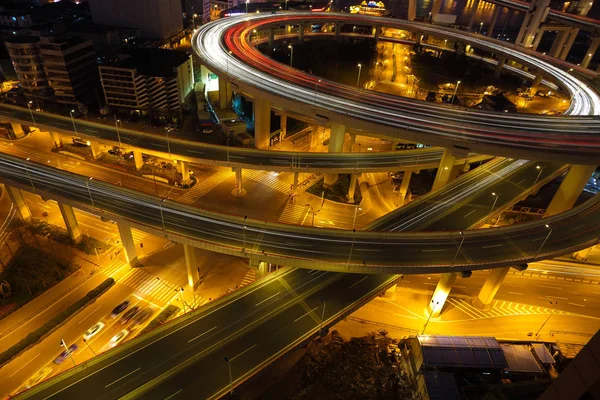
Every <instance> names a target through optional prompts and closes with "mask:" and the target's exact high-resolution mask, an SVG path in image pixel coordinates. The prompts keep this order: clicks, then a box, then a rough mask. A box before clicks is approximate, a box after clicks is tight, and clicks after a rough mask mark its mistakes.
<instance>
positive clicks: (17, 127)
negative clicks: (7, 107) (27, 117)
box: [10, 122, 25, 139]
mask: <svg viewBox="0 0 600 400" xmlns="http://www.w3.org/2000/svg"><path fill="white" fill-rule="evenodd" d="M10 126H11V127H12V129H13V132H14V133H15V139H17V138H20V137H23V136H25V132H24V131H23V125H21V124H19V123H17V122H11V123H10Z"/></svg>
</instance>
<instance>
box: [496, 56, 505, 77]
mask: <svg viewBox="0 0 600 400" xmlns="http://www.w3.org/2000/svg"><path fill="white" fill-rule="evenodd" d="M505 64H506V57H500V58H498V64H496V69H495V70H494V76H495V77H496V78H498V77H500V75H502V70H503V69H504V65H505Z"/></svg>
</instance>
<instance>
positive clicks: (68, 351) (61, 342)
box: [60, 339, 77, 366]
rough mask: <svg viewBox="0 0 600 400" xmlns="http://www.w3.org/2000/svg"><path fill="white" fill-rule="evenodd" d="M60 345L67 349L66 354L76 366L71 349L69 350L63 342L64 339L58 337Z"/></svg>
mask: <svg viewBox="0 0 600 400" xmlns="http://www.w3.org/2000/svg"><path fill="white" fill-rule="evenodd" d="M60 345H61V346H62V347H64V348H65V350H66V351H67V355H68V356H69V358H70V359H71V361H73V365H74V366H77V364H76V363H75V360H74V359H73V352H72V351H71V350H69V348H68V347H67V344H66V343H65V340H64V339H60Z"/></svg>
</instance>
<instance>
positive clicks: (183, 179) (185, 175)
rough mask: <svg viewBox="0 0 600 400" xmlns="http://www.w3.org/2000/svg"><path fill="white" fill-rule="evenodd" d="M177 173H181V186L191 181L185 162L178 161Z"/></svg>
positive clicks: (188, 168)
mask: <svg viewBox="0 0 600 400" xmlns="http://www.w3.org/2000/svg"><path fill="white" fill-rule="evenodd" d="M177 163H178V164H179V173H181V184H182V185H189V184H190V182H192V180H191V179H190V166H189V164H188V163H187V161H181V160H179V161H178V162H177Z"/></svg>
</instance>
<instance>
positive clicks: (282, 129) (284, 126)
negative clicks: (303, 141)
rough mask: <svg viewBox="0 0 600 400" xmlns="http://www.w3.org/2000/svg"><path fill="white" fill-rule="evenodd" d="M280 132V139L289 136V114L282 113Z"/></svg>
mask: <svg viewBox="0 0 600 400" xmlns="http://www.w3.org/2000/svg"><path fill="white" fill-rule="evenodd" d="M279 130H280V132H281V137H280V139H281V140H283V139H285V136H286V135H287V114H285V113H281V117H280V119H279Z"/></svg>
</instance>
